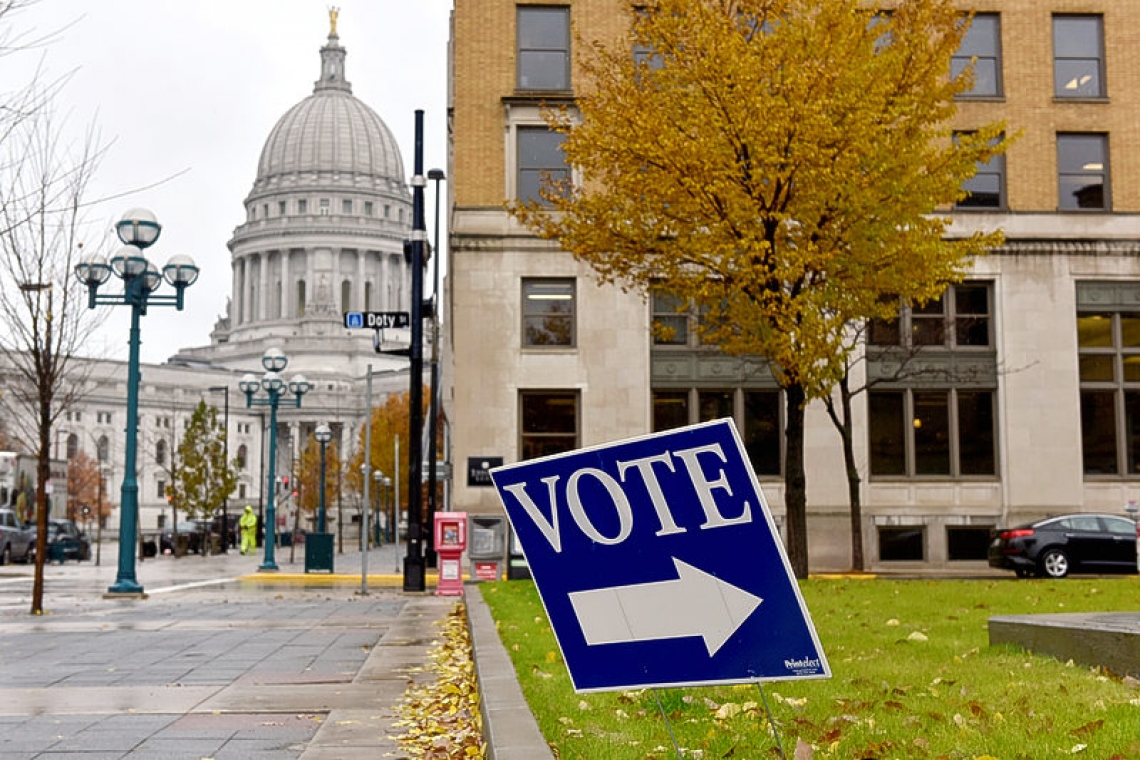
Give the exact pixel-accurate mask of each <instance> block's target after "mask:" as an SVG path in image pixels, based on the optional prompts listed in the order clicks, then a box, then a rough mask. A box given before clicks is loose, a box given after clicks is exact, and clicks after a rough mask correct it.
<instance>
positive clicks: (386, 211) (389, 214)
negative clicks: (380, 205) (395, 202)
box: [384, 203, 392, 219]
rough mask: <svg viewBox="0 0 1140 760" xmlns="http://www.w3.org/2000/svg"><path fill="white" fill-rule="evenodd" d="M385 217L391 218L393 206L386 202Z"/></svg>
mask: <svg viewBox="0 0 1140 760" xmlns="http://www.w3.org/2000/svg"><path fill="white" fill-rule="evenodd" d="M384 218H385V219H391V218H392V207H391V206H389V205H388V204H387V203H385V204H384Z"/></svg>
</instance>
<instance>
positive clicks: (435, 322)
mask: <svg viewBox="0 0 1140 760" xmlns="http://www.w3.org/2000/svg"><path fill="white" fill-rule="evenodd" d="M427 176H428V179H430V180H431V181H432V182H434V183H435V233H434V234H435V237H434V238H433V241H432V243H433V245H434V246H435V256H433V257H432V258H434V259H435V268H434V270H433V271H434V274H435V283H434V285H433V287H432V310H431V401H430V407H429V411H428V504H427V526H428V529H427V536H426V537H425V539H424V542H425V545H426V547H427V548H426V551H425V559H426V561H427V566H428V567H435V565H436V557H435V531H434V529H433V528H432V524H433V523H434V521H435V513H436V510H437V509H438V504H437V503H436V502H437V500H438V497H437V495H436V491H437V490H438V489H437V487H436V466H435V461H436V458H437V456H438V455H437V454H436V437H437V436H438V435H439V393H440V389H439V385H440V371H439V304H440V292H439V265H440V252H439V183H440V182H441V181H442V180H444V179H446V175H445V174H444V173H443V169H429V170H428V173H427Z"/></svg>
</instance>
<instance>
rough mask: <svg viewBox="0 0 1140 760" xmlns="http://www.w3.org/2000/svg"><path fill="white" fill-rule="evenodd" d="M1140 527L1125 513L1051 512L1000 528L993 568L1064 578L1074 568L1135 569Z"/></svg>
mask: <svg viewBox="0 0 1140 760" xmlns="http://www.w3.org/2000/svg"><path fill="white" fill-rule="evenodd" d="M1138 542H1140V527H1138V526H1137V524H1136V522H1135V521H1133V520H1131V519H1129V518H1127V517H1120V516H1119V515H1105V514H1076V515H1059V516H1057V517H1048V518H1045V519H1044V520H1038V521H1037V522H1033V523H1028V524H1026V525H1020V526H1018V527H1016V528H1001V529H998V530H994V531H993V533H992V534H991V538H990V549H989V561H990V566H991V567H999V568H1004V569H1006V570H1013V571H1014V572H1016V573H1017V575H1018V577H1019V578H1028V577H1031V576H1041V577H1043V578H1064V577H1065V576H1066V575H1068V574H1069V573H1135V572H1137V567H1136V547H1137V543H1138Z"/></svg>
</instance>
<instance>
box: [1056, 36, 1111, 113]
mask: <svg viewBox="0 0 1140 760" xmlns="http://www.w3.org/2000/svg"><path fill="white" fill-rule="evenodd" d="M1103 21H1104V20H1103V18H1102V17H1101V16H1054V17H1053V94H1054V95H1055V96H1056V97H1058V98H1102V97H1104V95H1105V88H1104V30H1103Z"/></svg>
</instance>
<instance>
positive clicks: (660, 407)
mask: <svg viewBox="0 0 1140 760" xmlns="http://www.w3.org/2000/svg"><path fill="white" fill-rule="evenodd" d="M688 424H689V392H688V391H653V432H654V433H659V432H661V431H663V430H672V429H673V428H679V427H684V426H685V425H688Z"/></svg>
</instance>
